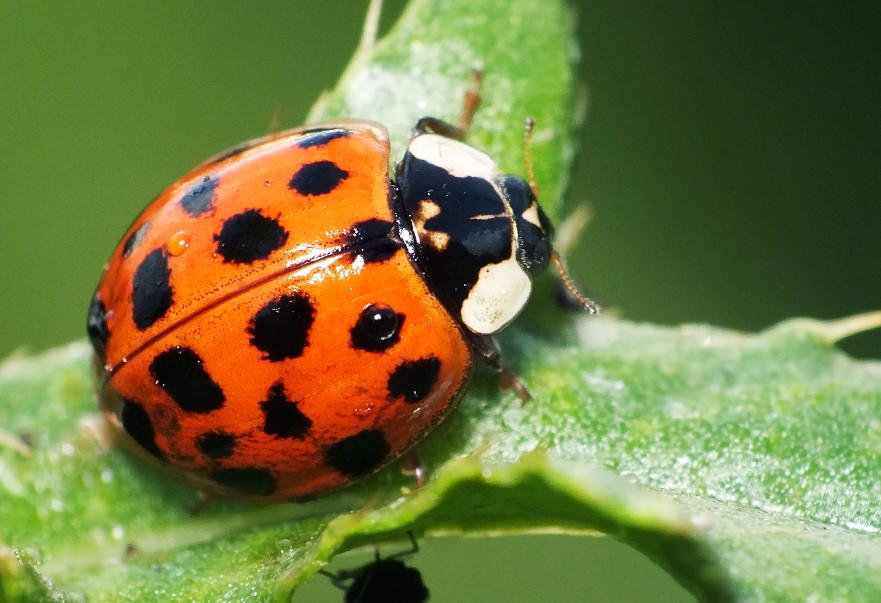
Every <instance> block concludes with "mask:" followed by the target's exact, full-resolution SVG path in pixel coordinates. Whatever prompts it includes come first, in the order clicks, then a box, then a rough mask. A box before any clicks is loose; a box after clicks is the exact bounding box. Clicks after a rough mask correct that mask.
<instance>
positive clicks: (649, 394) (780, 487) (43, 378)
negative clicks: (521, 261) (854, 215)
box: [0, 0, 881, 603]
mask: <svg viewBox="0 0 881 603" xmlns="http://www.w3.org/2000/svg"><path fill="white" fill-rule="evenodd" d="M499 6H500V5H499V3H498V2H496V1H492V0H471V1H470V2H465V1H464V0H417V1H415V2H413V3H412V4H411V5H410V7H409V8H408V9H407V12H406V13H405V15H404V16H403V17H402V19H401V20H400V21H399V23H398V24H397V25H396V26H395V27H394V29H393V30H392V32H391V33H390V35H389V36H388V37H386V38H384V39H383V40H382V41H381V42H379V43H377V44H376V45H375V46H372V47H369V48H367V50H363V51H362V52H361V53H360V54H359V55H358V57H357V58H356V60H355V62H354V63H353V66H352V67H350V69H349V71H348V72H347V73H346V75H345V77H344V78H343V80H342V83H341V84H340V87H339V88H338V89H337V90H336V91H334V92H333V93H331V94H330V95H329V96H327V97H325V98H324V99H323V102H322V103H321V104H320V105H319V106H318V108H317V109H316V110H315V111H314V112H313V116H312V117H313V118H314V119H336V118H339V117H341V116H344V115H345V116H358V117H366V118H372V119H377V120H381V121H382V122H383V123H387V124H389V126H390V129H391V132H392V135H393V138H394V141H395V148H396V149H401V148H402V147H401V145H402V144H403V142H404V141H405V140H406V136H407V132H408V130H409V128H410V127H411V125H412V123H413V122H414V121H415V119H416V118H417V117H419V116H421V115H422V114H423V112H424V113H431V114H434V115H436V116H438V117H441V118H444V119H448V120H455V117H456V115H457V113H458V111H459V107H460V104H461V98H462V94H463V92H464V90H465V89H466V88H467V86H468V85H469V84H470V81H471V76H470V68H471V67H472V66H473V65H474V64H476V63H482V66H483V69H484V72H485V74H486V75H485V79H484V83H483V88H482V92H483V95H484V104H483V106H482V108H481V110H480V112H479V113H478V115H477V118H476V120H475V124H474V128H473V129H472V131H471V132H470V135H469V140H470V141H472V142H474V143H475V144H477V145H478V146H481V147H483V148H485V149H487V150H488V151H490V152H491V153H492V154H493V155H494V156H496V157H497V158H499V161H500V162H501V165H502V166H503V168H504V169H505V170H509V171H511V172H515V173H523V159H522V150H523V128H522V118H524V117H525V116H532V117H534V118H535V119H536V121H537V122H538V124H539V125H538V129H537V131H536V135H535V141H534V147H533V153H532V156H533V160H534V162H535V164H536V175H537V180H538V182H539V185H540V187H541V190H542V193H543V194H542V202H543V204H544V205H545V206H546V207H549V208H552V210H553V211H551V212H550V213H551V214H552V215H556V216H559V215H560V214H561V212H560V199H561V197H562V191H563V190H564V188H565V174H566V172H567V170H568V165H569V160H570V159H571V155H572V142H571V131H572V127H573V118H572V116H573V115H574V114H576V113H577V111H575V109H574V107H573V94H572V88H573V82H572V76H571V65H570V63H571V60H572V59H573V57H574V50H573V49H574V46H573V44H572V40H571V37H570V35H569V34H570V32H569V30H568V27H569V22H570V19H569V16H568V13H567V12H566V8H565V6H564V4H563V3H562V2H551V1H548V0H518V2H516V3H507V4H504V5H503V6H504V10H505V15H504V16H505V18H504V19H503V18H500V8H499ZM545 284H546V283H545ZM524 318H525V320H523V321H521V322H520V326H519V327H517V328H516V329H512V330H511V331H510V332H508V333H506V334H505V335H504V337H503V338H502V345H503V349H504V350H505V353H506V360H507V362H508V364H509V365H510V366H511V367H512V368H513V369H514V370H515V371H516V372H517V374H518V375H520V376H521V377H522V378H523V380H524V381H525V382H526V384H527V385H528V387H529V389H530V392H531V393H532V396H533V397H532V400H530V401H529V402H528V403H526V404H524V403H522V402H521V400H520V399H519V398H518V397H517V396H515V395H514V394H513V393H511V392H499V390H498V387H497V384H496V382H495V380H494V379H493V378H492V375H489V374H487V373H486V372H482V373H480V374H479V375H478V378H477V379H476V381H475V383H474V385H473V387H472V388H471V390H470V391H469V394H468V395H467V396H466V398H465V399H464V400H463V402H462V403H461V407H460V409H459V410H458V411H457V412H456V413H454V414H453V415H452V417H451V418H450V419H449V420H448V421H447V422H445V423H444V424H443V425H441V426H440V427H439V428H438V430H436V431H435V432H434V433H433V434H431V435H430V436H429V437H428V438H427V439H426V441H425V442H424V444H423V445H421V446H420V450H419V452H420V455H421V457H422V459H423V462H424V465H425V467H426V468H427V470H428V475H427V484H426V485H425V486H424V487H423V488H421V489H414V482H413V480H412V479H411V478H408V477H407V476H404V475H402V474H401V471H400V466H398V465H395V466H392V467H389V468H388V469H387V470H384V471H383V472H381V473H380V474H378V475H376V476H374V477H372V478H370V479H369V480H367V481H365V482H364V483H363V484H360V485H358V486H355V487H353V488H350V489H348V490H346V491H344V492H342V493H339V494H336V495H332V496H328V497H325V498H321V499H319V500H316V501H313V502H310V503H305V504H277V505H256V504H247V503H241V502H230V501H212V502H209V503H208V504H207V505H204V508H203V509H202V510H201V511H200V512H198V513H194V509H196V508H197V507H199V506H200V505H202V500H201V498H200V496H199V494H198V493H197V492H195V491H193V490H191V489H189V488H187V487H185V486H182V485H180V484H179V483H178V482H176V481H174V480H173V479H171V478H169V477H167V476H165V475H163V474H160V473H157V472H155V471H154V470H153V469H151V468H149V467H147V466H145V465H143V464H141V463H140V462H138V461H137V460H135V459H134V458H132V457H130V456H128V455H127V454H126V453H124V452H123V451H121V450H117V449H112V448H109V447H108V446H107V444H106V439H105V437H104V435H103V431H102V428H101V423H100V421H99V420H98V417H97V414H96V412H95V401H94V395H93V393H92V385H91V378H90V366H89V364H90V357H89V356H90V353H89V350H88V347H87V345H86V344H84V343H75V344H71V345H69V346H67V347H64V348H60V349H57V350H54V351H51V352H49V353H46V354H43V355H41V356H36V357H20V358H13V359H10V360H7V361H6V362H5V363H3V364H2V365H0V417H2V423H0V518H2V521H0V601H3V602H6V601H15V602H18V601H42V600H48V601H80V600H83V599H86V600H88V601H89V602H90V603H94V602H101V601H120V600H131V601H145V602H150V601H169V600H198V601H241V600H254V601H260V600H278V601H286V600H288V599H289V597H290V594H291V592H292V591H293V589H295V588H296V587H297V586H298V585H300V584H302V583H303V582H304V581H305V580H307V579H308V578H309V576H311V575H312V574H313V573H314V572H315V571H316V570H317V569H319V568H321V567H322V566H323V565H324V564H325V563H326V562H327V561H328V560H329V559H330V558H332V557H333V556H334V555H335V554H337V553H339V552H342V551H345V550H348V549H350V548H353V547H358V546H362V545H372V544H374V543H376V542H379V541H382V540H385V539H389V538H400V537H401V536H402V535H403V534H404V533H405V532H406V531H408V530H412V531H413V532H415V533H416V534H417V535H419V536H420V537H421V536H423V535H433V534H444V533H460V532H461V533H468V534H482V533H524V532H535V531H550V532H566V533H575V534H583V533H592V532H594V531H597V530H598V531H602V532H605V533H608V534H611V535H613V536H615V537H616V538H618V539H620V540H622V541H624V542H627V543H629V544H631V545H632V546H634V547H635V548H637V549H638V550H640V551H642V552H644V553H645V554H646V555H648V556H649V557H651V558H652V559H654V560H655V561H656V562H657V563H658V564H660V565H661V566H662V567H664V568H666V569H667V570H668V571H669V572H670V573H671V574H672V575H674V576H675V577H676V578H677V579H678V580H679V581H680V582H681V583H682V584H684V585H686V586H687V587H688V588H689V589H690V590H691V591H692V592H693V593H695V594H696V595H697V596H698V597H699V598H701V599H703V600H708V601H724V600H751V599H766V600H805V599H813V600H832V599H846V600H875V599H878V598H879V596H881V578H879V576H881V572H879V569H881V568H879V565H881V550H879V545H878V544H877V532H878V530H879V529H881V518H879V511H878V510H877V507H878V505H877V500H878V499H879V495H881V482H879V479H878V475H879V470H881V466H879V465H881V462H879V458H881V455H879V452H881V421H879V420H878V419H877V417H879V416H881V412H879V411H881V364H879V363H876V362H858V361H854V360H852V359H850V358H847V357H846V356H844V355H842V354H840V353H839V352H838V351H837V350H836V349H835V347H834V342H835V341H836V340H837V339H839V338H840V337H842V336H844V335H846V334H848V333H852V332H856V331H858V330H860V329H864V328H868V327H871V326H874V325H877V324H878V323H879V322H881V318H879V317H878V316H869V317H863V318H862V319H859V320H855V321H853V322H844V323H833V324H821V323H815V322H810V321H793V322H788V323H785V324H783V325H780V326H779V327H777V328H775V329H772V330H770V331H768V332H766V333H762V334H758V335H741V334H735V333H731V332H727V331H722V330H719V329H714V328H711V327H700V326H688V327H682V328H678V329H671V328H660V327H653V326H649V325H638V324H632V323H627V322H623V321H617V320H613V319H610V318H602V319H579V320H573V319H571V318H569V317H566V316H564V315H562V314H561V313H560V311H558V310H555V309H554V308H553V305H552V304H551V303H550V301H549V295H547V291H546V290H540V291H539V292H538V294H537V299H536V300H535V301H534V303H533V306H532V308H531V309H530V313H529V314H528V315H527V316H526V317H524ZM349 511H351V513H349Z"/></svg>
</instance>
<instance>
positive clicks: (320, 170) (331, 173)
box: [288, 160, 349, 197]
mask: <svg viewBox="0 0 881 603" xmlns="http://www.w3.org/2000/svg"><path fill="white" fill-rule="evenodd" d="M348 177H349V172H347V171H346V170H344V169H341V168H340V167H339V166H338V165H337V164H335V163H334V162H333V161H326V160H325V161H315V162H314V163H307V164H305V165H304V166H302V167H301V168H300V169H299V170H297V173H296V174H294V175H293V177H292V178H291V181H290V182H289V183H288V188H290V189H291V190H292V191H294V192H296V193H299V194H301V195H303V196H304V197H314V196H316V195H326V194H327V193H329V192H331V191H332V190H333V189H335V188H336V187H338V186H339V185H340V183H341V182H342V181H343V180H345V179H346V178H348Z"/></svg>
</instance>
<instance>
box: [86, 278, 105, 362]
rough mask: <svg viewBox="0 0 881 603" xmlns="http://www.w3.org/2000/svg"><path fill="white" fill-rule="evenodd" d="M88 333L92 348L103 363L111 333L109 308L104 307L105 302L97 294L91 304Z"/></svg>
mask: <svg viewBox="0 0 881 603" xmlns="http://www.w3.org/2000/svg"><path fill="white" fill-rule="evenodd" d="M86 332H87V333H88V334H89V341H90V342H91V343H92V348H93V349H94V350H95V353H96V354H98V355H99V356H100V357H101V358H102V361H103V359H104V357H105V355H106V352H107V340H108V339H109V338H110V331H109V330H108V329H107V308H105V307H104V302H103V301H101V296H100V295H98V294H97V293H95V297H93V298H92V303H91V304H89V317H88V318H87V319H86Z"/></svg>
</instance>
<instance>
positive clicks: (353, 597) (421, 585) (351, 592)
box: [319, 532, 431, 603]
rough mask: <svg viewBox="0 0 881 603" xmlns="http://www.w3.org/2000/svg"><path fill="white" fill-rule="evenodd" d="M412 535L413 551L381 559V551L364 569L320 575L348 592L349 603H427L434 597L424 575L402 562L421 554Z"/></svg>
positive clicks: (357, 568) (347, 602) (410, 533)
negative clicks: (411, 556)
mask: <svg viewBox="0 0 881 603" xmlns="http://www.w3.org/2000/svg"><path fill="white" fill-rule="evenodd" d="M408 535H409V537H410V543H411V544H412V547H411V548H410V549H409V550H407V551H402V552H400V553H395V554H394V555H391V556H389V557H380V556H379V551H377V552H376V556H375V558H374V559H373V561H371V562H370V563H366V564H364V565H362V566H360V567H356V568H352V569H347V570H344V571H341V572H340V573H338V574H331V573H329V572H326V571H324V570H319V572H320V573H322V574H324V575H325V576H327V577H329V578H330V579H331V581H332V582H333V584H334V586H336V587H338V588H340V589H342V590H344V591H345V595H344V597H343V601H344V602H345V603H383V602H385V601H396V602H397V603H424V602H425V601H428V599H429V598H430V596H431V593H430V592H429V590H428V587H427V586H425V582H424V581H423V580H422V574H421V573H420V571H419V570H418V569H416V568H415V567H410V566H408V565H407V564H406V563H404V562H403V561H401V558H402V557H406V556H409V555H412V554H414V553H417V552H419V545H418V544H417V543H416V539H415V538H414V537H413V533H412V532H408Z"/></svg>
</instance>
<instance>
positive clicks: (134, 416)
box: [120, 400, 165, 459]
mask: <svg viewBox="0 0 881 603" xmlns="http://www.w3.org/2000/svg"><path fill="white" fill-rule="evenodd" d="M120 421H121V422H122V428H123V429H124V430H125V432H126V433H127V434H129V435H130V436H131V437H132V439H133V440H134V441H135V442H137V443H138V445H139V446H140V447H141V448H143V449H144V450H146V451H147V452H149V453H150V454H152V455H153V456H155V457H156V458H159V459H164V458H165V454H163V452H162V451H161V450H160V449H159V446H157V445H156V431H155V430H154V429H153V422H152V421H151V420H150V415H148V414H147V411H146V410H144V407H143V406H141V405H140V404H138V403H137V402H133V401H132V400H123V401H122V412H121V413H120Z"/></svg>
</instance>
